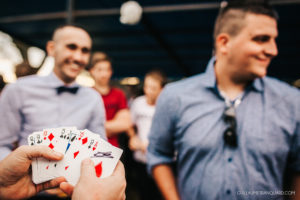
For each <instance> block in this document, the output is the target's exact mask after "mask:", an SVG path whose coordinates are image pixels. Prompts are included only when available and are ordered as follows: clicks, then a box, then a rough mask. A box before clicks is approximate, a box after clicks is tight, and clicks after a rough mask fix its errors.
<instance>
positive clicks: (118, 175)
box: [60, 159, 126, 200]
mask: <svg viewBox="0 0 300 200" xmlns="http://www.w3.org/2000/svg"><path fill="white" fill-rule="evenodd" d="M60 188H61V189H62V190H63V191H64V192H65V193H67V194H68V195H70V196H71V195H72V200H80V199H86V200H98V199H105V200H124V199H125V188H126V179H125V171H124V166H123V164H122V163H121V162H118V164H117V166H116V168H115V170H114V172H113V174H112V175H111V176H109V177H106V178H103V179H99V178H98V177H97V176H96V172H95V167H94V163H93V161H91V160H90V159H85V160H84V161H83V162H82V165H81V175H80V178H79V182H78V183H77V184H76V186H75V188H74V187H73V186H72V185H70V184H68V183H66V182H64V183H61V185H60Z"/></svg>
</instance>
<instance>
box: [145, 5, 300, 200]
mask: <svg viewBox="0 0 300 200" xmlns="http://www.w3.org/2000/svg"><path fill="white" fill-rule="evenodd" d="M277 36H278V31H277V13H276V12H275V11H274V10H273V9H272V7H271V6H270V5H268V4H267V3H265V2H261V3H259V2H258V1H255V2H250V1H240V0H238V1H230V2H229V3H228V4H227V6H225V7H223V8H221V10H220V12H219V15H218V17H217V20H216V23H215V29H214V46H215V56H214V57H213V58H212V59H211V60H210V61H209V63H208V66H207V69H206V71H205V72H204V73H202V74H200V75H196V76H193V77H190V78H187V79H184V80H182V81H178V82H175V83H171V84H169V85H167V86H166V87H165V88H164V90H163V91H162V93H161V95H160V97H159V99H158V101H157V106H156V111H155V114H154V117H153V121H152V127H151V131H150V135H149V145H148V151H147V163H148V165H149V171H150V172H151V173H152V174H153V176H154V178H155V180H156V182H157V184H158V186H159V188H160V189H161V191H162V193H163V195H164V197H165V199H167V200H177V199H182V200H198V199H205V200H215V199H223V200H226V199H228V200H232V199H256V200H265V199H284V198H285V195H286V194H287V193H286V191H283V186H284V183H283V180H284V175H285V172H286V170H288V171H290V172H292V173H293V180H294V181H293V183H294V189H293V190H292V191H293V192H292V193H288V194H290V195H292V196H290V197H292V198H294V199H300V196H299V195H300V178H299V172H300V164H299V163H300V153H299V152H300V101H299V99H300V92H299V90H298V89H296V88H294V87H291V86H290V85H288V84H286V83H283V82H281V81H279V80H277V79H274V78H270V77H266V74H267V69H268V66H269V64H270V62H271V60H272V58H274V57H275V56H276V55H277V54H278V50H277V46H276V38H277ZM175 153H176V154H175ZM174 156H176V160H175V162H176V175H175V174H174V173H173V171H172V168H171V166H170V165H171V163H173V162H174V159H173V158H174ZM278 191H279V192H278ZM249 192H253V193H252V194H251V195H248V194H249Z"/></svg>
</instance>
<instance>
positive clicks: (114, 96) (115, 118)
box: [88, 52, 131, 147]
mask: <svg viewBox="0 0 300 200" xmlns="http://www.w3.org/2000/svg"><path fill="white" fill-rule="evenodd" d="M88 70H89V72H90V74H91V76H92V78H93V79H94V80H95V86H94V89H95V90H96V91H97V92H98V93H99V94H100V95H101V96H102V99H103V102H104V107H105V111H106V120H107V121H106V123H105V129H106V134H107V138H108V141H109V142H110V143H111V144H112V145H114V146H116V147H119V142H118V135H119V134H121V133H124V132H126V131H127V130H128V129H129V128H130V127H131V119H130V113H129V109H128V106H127V99H126V96H125V94H124V92H123V91H122V90H121V89H119V88H115V87H111V85H110V80H111V77H112V74H113V69H112V63H111V60H110V58H109V57H108V56H107V55H106V54H105V53H102V52H95V53H94V54H93V55H92V59H91V65H90V66H89V67H88Z"/></svg>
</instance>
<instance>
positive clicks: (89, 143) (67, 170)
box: [28, 127, 123, 185]
mask: <svg viewBox="0 0 300 200" xmlns="http://www.w3.org/2000/svg"><path fill="white" fill-rule="evenodd" d="M28 144H29V145H31V146H33V145H46V146H48V147H49V148H51V149H53V150H54V151H58V152H60V153H63V154H64V158H63V159H62V160H61V161H49V160H46V159H43V158H39V159H37V160H36V161H33V162H32V171H33V175H32V179H33V182H34V183H36V184H38V183H42V182H45V181H48V180H51V179H53V178H56V177H59V176H64V177H65V178H66V179H67V181H68V182H69V183H70V184H72V185H76V183H77V182H78V180H79V177H80V168H81V162H82V160H83V159H85V158H91V159H92V160H93V162H94V164H95V171H96V175H97V176H98V177H100V178H104V177H107V176H110V175H111V174H112V172H113V171H114V168H115V167H116V164H117V163H118V160H119V159H120V157H121V155H122V152H123V151H122V150H121V149H119V148H117V147H114V146H112V145H111V144H109V143H108V142H107V141H105V140H103V139H102V138H101V137H100V136H99V135H98V134H95V133H93V132H91V131H89V130H87V129H85V130H77V129H76V127H61V128H54V129H44V130H43V131H42V132H34V133H32V134H31V135H29V136H28Z"/></svg>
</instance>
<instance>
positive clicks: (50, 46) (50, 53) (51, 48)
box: [46, 40, 55, 57]
mask: <svg viewBox="0 0 300 200" xmlns="http://www.w3.org/2000/svg"><path fill="white" fill-rule="evenodd" d="M54 45H55V44H54V41H52V40H51V41H48V42H47V45H46V50H47V54H48V56H52V57H53V56H54Z"/></svg>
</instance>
